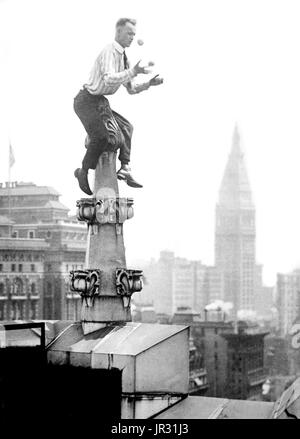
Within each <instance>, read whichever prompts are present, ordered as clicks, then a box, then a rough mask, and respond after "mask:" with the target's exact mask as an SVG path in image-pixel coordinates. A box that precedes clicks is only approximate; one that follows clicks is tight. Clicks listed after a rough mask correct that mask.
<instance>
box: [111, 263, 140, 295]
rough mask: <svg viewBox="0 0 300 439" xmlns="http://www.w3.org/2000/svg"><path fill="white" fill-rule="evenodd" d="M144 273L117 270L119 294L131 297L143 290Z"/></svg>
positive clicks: (122, 269)
mask: <svg viewBox="0 0 300 439" xmlns="http://www.w3.org/2000/svg"><path fill="white" fill-rule="evenodd" d="M142 277H143V271H142V270H128V269H127V268H117V269H116V287H117V294H119V295H120V296H131V295H132V294H133V293H136V292H137V291H141V290H142V288H143V280H142Z"/></svg>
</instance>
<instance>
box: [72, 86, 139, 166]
mask: <svg viewBox="0 0 300 439" xmlns="http://www.w3.org/2000/svg"><path fill="white" fill-rule="evenodd" d="M100 97H101V96H97V95H92V94H91V93H89V92H88V91H87V90H86V89H83V90H80V92H79V93H78V95H77V96H76V97H75V99H74V111H75V113H76V114H77V116H78V117H79V119H80V120H81V122H82V124H83V126H84V128H85V130H86V132H87V133H88V135H89V142H88V144H87V151H86V153H85V156H84V158H83V160H82V167H83V168H84V169H86V170H87V169H95V168H96V166H97V163H98V159H99V157H100V155H101V154H102V152H103V151H105V150H106V149H107V130H106V128H105V125H104V123H103V120H102V118H101V114H100V112H99V110H98V106H99V99H100ZM107 102H108V101H107ZM112 114H113V116H114V118H115V120H116V122H117V124H118V126H119V128H120V130H121V132H122V134H123V136H124V142H123V143H122V145H121V147H120V153H119V160H120V162H121V163H122V164H127V163H129V162H130V151H131V137H132V132H133V126H132V125H131V123H130V122H128V120H126V119H125V117H123V116H121V115H120V114H118V113H116V112H115V111H113V110H112Z"/></svg>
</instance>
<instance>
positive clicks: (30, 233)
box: [28, 230, 35, 239]
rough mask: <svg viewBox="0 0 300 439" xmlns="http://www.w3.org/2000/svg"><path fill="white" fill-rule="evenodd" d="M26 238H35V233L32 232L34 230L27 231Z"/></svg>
mask: <svg viewBox="0 0 300 439" xmlns="http://www.w3.org/2000/svg"><path fill="white" fill-rule="evenodd" d="M28 238H30V239H33V238H35V232H34V230H29V232H28Z"/></svg>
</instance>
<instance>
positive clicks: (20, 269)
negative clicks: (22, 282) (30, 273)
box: [19, 264, 23, 273]
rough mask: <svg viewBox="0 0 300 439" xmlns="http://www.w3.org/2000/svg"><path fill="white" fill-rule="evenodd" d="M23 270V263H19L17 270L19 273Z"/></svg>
mask: <svg viewBox="0 0 300 439" xmlns="http://www.w3.org/2000/svg"><path fill="white" fill-rule="evenodd" d="M22 271H23V264H19V272H20V273H21V272H22Z"/></svg>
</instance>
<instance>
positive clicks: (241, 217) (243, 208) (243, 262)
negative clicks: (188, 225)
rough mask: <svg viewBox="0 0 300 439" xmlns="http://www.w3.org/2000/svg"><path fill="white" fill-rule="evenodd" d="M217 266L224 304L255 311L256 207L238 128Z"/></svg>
mask: <svg viewBox="0 0 300 439" xmlns="http://www.w3.org/2000/svg"><path fill="white" fill-rule="evenodd" d="M215 266H216V268H217V269H218V270H220V272H221V273H222V274H223V282H224V300H225V301H229V302H232V303H233V305H234V310H235V311H238V310H241V309H243V310H253V309H254V297H255V292H254V284H255V207H254V204H253V201H252V194H251V188H250V184H249V179H248V175H247V170H246V166H245V162H244V154H243V152H242V149H241V140H240V134H239V131H238V128H237V127H235V130H234V134H233V141H232V149H231V153H230V155H229V159H228V162H227V165H226V168H225V172H224V176H223V180H222V183H221V187H220V191H219V201H218V204H217V206H216V229H215Z"/></svg>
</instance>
